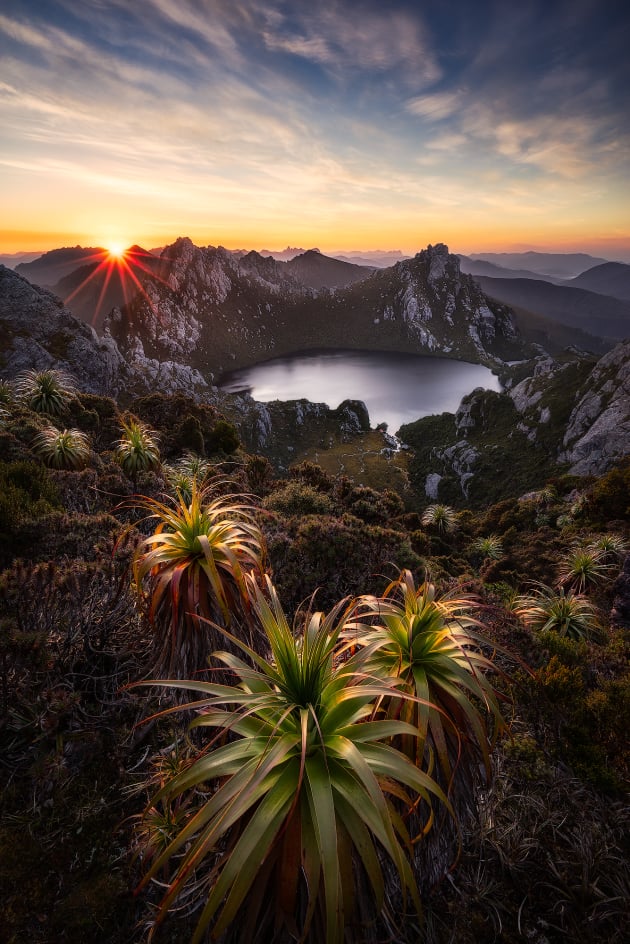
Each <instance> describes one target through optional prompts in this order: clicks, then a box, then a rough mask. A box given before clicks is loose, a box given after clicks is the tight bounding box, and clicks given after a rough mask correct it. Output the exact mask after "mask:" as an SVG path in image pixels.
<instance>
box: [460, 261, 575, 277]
mask: <svg viewBox="0 0 630 944" xmlns="http://www.w3.org/2000/svg"><path fill="white" fill-rule="evenodd" d="M459 262H460V265H461V267H462V272H467V273H468V275H487V276H489V277H490V278H494V279H538V280H541V279H542V280H544V281H545V282H555V283H557V282H561V281H563V280H562V279H555V278H553V277H552V276H550V275H543V274H542V273H541V272H532V271H530V270H529V269H509V268H507V267H504V266H502V265H496V263H494V262H486V261H485V259H473V258H471V257H470V256H462V255H460V256H459Z"/></svg>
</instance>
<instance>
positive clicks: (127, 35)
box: [0, 0, 630, 259]
mask: <svg viewBox="0 0 630 944" xmlns="http://www.w3.org/2000/svg"><path fill="white" fill-rule="evenodd" d="M629 6H630V5H629V4H627V3H617V2H610V0H601V2H599V3H597V2H593V0H572V2H564V0H558V2H554V0H547V2H546V3H543V2H523V3H520V4H508V3H506V2H501V3H499V2H485V0H479V2H475V3H468V2H464V0H442V2H440V3H433V2H426V3H422V2H416V3H412V2H396V0H394V2H388V3H387V4H385V3H382V2H381V3H372V2H348V0H346V2H326V3H324V2H321V3H317V2H300V0H296V2H270V3H254V2H251V0H245V2H232V3H229V2H222V0H142V2H130V0H82V2H78V0H72V2H70V0H52V2H50V0H47V2H40V0H30V2H16V0H3V4H2V6H1V7H0V57H1V60H0V61H1V62H2V66H1V68H0V127H1V128H2V131H1V132H0V166H1V167H2V172H1V174H0V197H1V199H2V205H3V208H4V209H3V219H4V223H3V233H2V234H1V236H2V240H1V243H0V246H1V248H2V249H4V250H5V251H15V250H21V249H32V248H35V249H39V248H50V247H51V246H53V245H62V244H68V243H75V242H82V243H84V244H85V243H86V242H87V243H91V244H94V243H95V242H104V241H107V240H123V241H127V242H135V241H138V242H141V243H143V244H144V245H158V244H162V243H163V242H166V241H170V240H171V239H174V238H175V237H176V236H178V235H189V236H191V238H193V240H194V241H195V242H197V243H199V244H208V243H212V244H218V243H221V244H223V245H226V246H228V247H229V248H237V247H247V248H250V247H254V248H263V247H267V248H281V247H282V246H284V245H286V244H288V243H290V244H292V245H299V246H304V247H308V246H313V245H317V246H319V247H320V248H322V249H323V250H324V251H333V250H340V249H375V248H381V249H388V248H391V249H402V250H403V251H405V252H413V251H417V250H418V249H419V248H421V247H422V246H425V245H426V244H427V243H428V242H437V241H445V242H448V243H449V245H450V246H451V248H452V249H455V250H457V251H475V250H478V251H481V250H484V249H502V248H505V249H512V248H521V247H527V248H529V247H534V248H559V249H565V250H567V251H568V250H571V249H576V248H580V249H587V250H590V251H593V252H597V253H598V254H600V255H604V256H606V257H610V258H624V257H625V256H626V255H628V258H629V259H630V159H629V155H630V147H629V145H630V121H629V116H630V53H629V51H630V10H629V9H628V8H629Z"/></svg>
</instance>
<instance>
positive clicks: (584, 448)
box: [558, 341, 630, 475]
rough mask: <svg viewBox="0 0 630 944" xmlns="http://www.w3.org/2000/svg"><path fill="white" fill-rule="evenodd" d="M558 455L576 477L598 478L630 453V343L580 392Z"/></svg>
mask: <svg viewBox="0 0 630 944" xmlns="http://www.w3.org/2000/svg"><path fill="white" fill-rule="evenodd" d="M562 447H563V448H562V450H561V451H560V454H559V456H558V458H559V460H560V461H561V462H568V463H569V465H570V471H571V472H573V473H574V474H576V475H597V474H601V473H602V472H604V471H606V469H608V468H610V466H611V465H613V464H614V463H615V462H616V461H618V460H619V459H621V458H623V456H625V455H627V454H628V453H630V341H623V342H622V343H621V344H618V345H617V346H616V347H615V348H613V350H612V351H610V352H609V353H608V354H605V355H604V357H602V358H601V359H600V360H599V361H598V362H597V364H596V365H595V367H594V368H593V370H592V371H591V373H590V375H589V377H588V380H587V382H586V383H585V384H584V386H583V387H582V389H581V390H580V391H579V395H578V398H577V402H576V405H575V407H574V409H573V411H572V412H571V416H570V418H569V422H568V424H567V428H566V432H565V434H564V438H563V441H562Z"/></svg>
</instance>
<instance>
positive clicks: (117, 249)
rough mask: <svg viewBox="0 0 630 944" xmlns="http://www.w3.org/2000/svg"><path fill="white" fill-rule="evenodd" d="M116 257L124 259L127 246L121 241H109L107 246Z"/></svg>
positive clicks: (109, 251)
mask: <svg viewBox="0 0 630 944" xmlns="http://www.w3.org/2000/svg"><path fill="white" fill-rule="evenodd" d="M105 248H106V249H107V251H108V253H109V254H110V256H112V257H113V258H114V259H118V260H122V259H124V258H125V253H126V252H127V250H126V248H125V246H124V245H123V244H122V243H120V242H112V243H108V244H107V246H106V247H105Z"/></svg>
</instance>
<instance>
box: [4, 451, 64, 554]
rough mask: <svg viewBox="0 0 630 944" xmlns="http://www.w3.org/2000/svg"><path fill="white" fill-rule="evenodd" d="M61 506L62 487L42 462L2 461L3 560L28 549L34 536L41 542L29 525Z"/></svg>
mask: <svg viewBox="0 0 630 944" xmlns="http://www.w3.org/2000/svg"><path fill="white" fill-rule="evenodd" d="M59 507H60V501H59V493H58V490H57V489H56V487H55V485H54V483H53V482H52V481H51V478H50V475H49V473H48V472H47V471H46V469H45V468H44V467H43V466H42V465H41V464H40V463H39V462H34V461H32V460H30V461H18V462H0V564H6V563H7V562H8V561H10V560H11V558H12V557H13V556H14V555H17V554H23V553H25V552H26V551H27V550H28V548H29V544H30V540H31V537H32V540H34V541H35V542H37V540H38V538H37V535H35V534H33V535H32V536H31V535H30V534H29V532H28V530H27V526H28V525H32V524H33V523H36V522H38V521H39V520H40V519H41V518H44V517H45V516H46V515H49V514H50V513H51V512H53V511H54V510H55V509H58V508H59ZM39 540H40V542H41V536H40V539H39Z"/></svg>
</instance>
